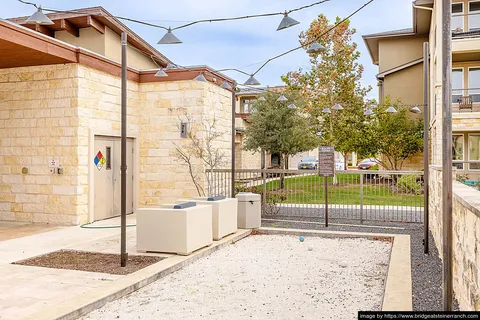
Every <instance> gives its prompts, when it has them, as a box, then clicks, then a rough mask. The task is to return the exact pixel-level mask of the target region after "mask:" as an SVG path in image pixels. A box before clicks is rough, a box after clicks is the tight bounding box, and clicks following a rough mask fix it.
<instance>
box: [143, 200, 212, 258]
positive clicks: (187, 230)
mask: <svg viewBox="0 0 480 320" xmlns="http://www.w3.org/2000/svg"><path fill="white" fill-rule="evenodd" d="M136 215H137V250H138V251H153V252H167V253H176V254H180V255H189V254H191V253H192V252H193V251H195V250H198V249H200V248H203V247H206V246H209V245H211V244H212V242H213V241H212V223H211V221H212V207H211V206H202V205H197V206H195V207H191V208H185V209H173V205H162V206H161V207H160V208H142V209H138V210H137V213H136Z"/></svg>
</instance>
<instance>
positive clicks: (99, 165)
mask: <svg viewBox="0 0 480 320" xmlns="http://www.w3.org/2000/svg"><path fill="white" fill-rule="evenodd" d="M93 163H95V165H96V166H97V169H98V171H100V170H102V168H103V165H104V164H105V157H104V156H103V154H102V152H101V151H98V153H97V155H96V156H95V158H94V159H93Z"/></svg>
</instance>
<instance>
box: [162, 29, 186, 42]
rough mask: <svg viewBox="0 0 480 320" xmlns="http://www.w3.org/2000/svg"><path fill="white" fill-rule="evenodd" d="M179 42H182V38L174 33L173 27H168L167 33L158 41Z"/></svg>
mask: <svg viewBox="0 0 480 320" xmlns="http://www.w3.org/2000/svg"><path fill="white" fill-rule="evenodd" d="M177 43H182V41H180V39H178V38H177V37H176V36H175V35H174V34H173V33H172V29H171V28H168V31H167V33H165V35H164V36H163V37H162V39H160V41H158V44H177Z"/></svg>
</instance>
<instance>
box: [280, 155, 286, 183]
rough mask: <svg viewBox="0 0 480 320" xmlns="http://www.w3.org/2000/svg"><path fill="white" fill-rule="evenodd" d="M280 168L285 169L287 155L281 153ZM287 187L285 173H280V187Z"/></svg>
mask: <svg viewBox="0 0 480 320" xmlns="http://www.w3.org/2000/svg"><path fill="white" fill-rule="evenodd" d="M280 169H281V170H284V169H285V155H284V154H281V153H280ZM284 188H285V173H283V172H282V173H280V189H284Z"/></svg>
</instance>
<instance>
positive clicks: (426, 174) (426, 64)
mask: <svg viewBox="0 0 480 320" xmlns="http://www.w3.org/2000/svg"><path fill="white" fill-rule="evenodd" d="M429 63H430V61H429V59H428V42H424V43H423V185H424V187H423V189H424V190H423V196H424V197H423V201H424V202H423V228H424V230H423V231H424V232H423V253H425V254H428V246H429V244H428V229H429V228H428V219H429V217H428V204H429V189H428V188H429V172H428V170H429V166H428V158H429V156H428V152H429V144H428V136H429V134H428V133H429V127H430V126H429V119H430V118H429V114H430V111H429V107H428V96H429V93H430V91H429V87H428V75H429V72H428V71H429V70H428V69H429Z"/></svg>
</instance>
